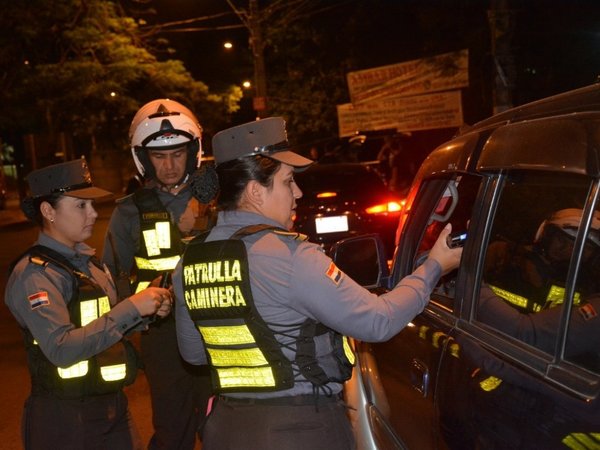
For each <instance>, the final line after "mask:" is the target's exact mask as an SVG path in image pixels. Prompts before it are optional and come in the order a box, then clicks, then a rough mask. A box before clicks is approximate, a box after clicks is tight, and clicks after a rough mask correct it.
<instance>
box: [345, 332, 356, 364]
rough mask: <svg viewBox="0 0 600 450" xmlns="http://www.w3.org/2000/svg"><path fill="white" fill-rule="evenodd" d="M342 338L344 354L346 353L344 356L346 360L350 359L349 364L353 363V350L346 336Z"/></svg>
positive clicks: (354, 359) (354, 360) (354, 358)
mask: <svg viewBox="0 0 600 450" xmlns="http://www.w3.org/2000/svg"><path fill="white" fill-rule="evenodd" d="M342 340H343V342H344V354H345V355H346V358H348V361H350V364H352V365H354V363H355V362H356V356H355V355H354V351H353V350H352V346H351V345H350V341H349V340H348V336H342Z"/></svg>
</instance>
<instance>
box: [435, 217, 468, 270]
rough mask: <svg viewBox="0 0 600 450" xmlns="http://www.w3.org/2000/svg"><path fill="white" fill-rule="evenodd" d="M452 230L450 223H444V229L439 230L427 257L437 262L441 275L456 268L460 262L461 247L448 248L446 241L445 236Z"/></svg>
mask: <svg viewBox="0 0 600 450" xmlns="http://www.w3.org/2000/svg"><path fill="white" fill-rule="evenodd" d="M451 232H452V225H450V224H449V223H448V224H446V226H445V227H444V229H443V230H442V231H441V232H440V235H439V236H438V238H437V241H435V244H433V247H432V248H431V251H430V252H429V257H428V258H431V259H433V260H435V261H437V262H438V264H439V265H440V266H441V268H442V275H445V274H447V273H448V272H450V271H452V270H454V269H456V268H457V267H458V265H459V263H460V257H461V255H462V251H463V249H462V247H459V248H450V247H448V244H447V243H446V236H448V235H449V234H450V233H451Z"/></svg>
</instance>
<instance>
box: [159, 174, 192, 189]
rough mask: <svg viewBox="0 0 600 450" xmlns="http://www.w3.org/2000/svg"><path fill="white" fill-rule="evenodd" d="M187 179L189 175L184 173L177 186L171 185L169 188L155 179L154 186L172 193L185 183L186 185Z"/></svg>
mask: <svg viewBox="0 0 600 450" xmlns="http://www.w3.org/2000/svg"><path fill="white" fill-rule="evenodd" d="M189 178H190V174H189V173H186V174H185V175H184V177H183V178H182V179H181V180H179V181H178V182H177V184H173V185H171V186H168V185H166V184H163V183H161V182H160V180H159V179H158V178H156V179H155V181H156V184H157V185H158V187H159V188H160V189H161V190H166V191H167V192H171V191H173V190H175V189H179V188H180V187H181V186H183V185H184V184H185V183H187V182H188V180H189Z"/></svg>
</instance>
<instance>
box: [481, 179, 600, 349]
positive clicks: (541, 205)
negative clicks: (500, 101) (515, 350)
mask: <svg viewBox="0 0 600 450" xmlns="http://www.w3.org/2000/svg"><path fill="white" fill-rule="evenodd" d="M590 187H591V181H590V179H589V178H587V177H584V176H577V175H571V174H568V175H567V174H547V173H543V172H519V173H513V174H509V175H508V176H507V177H506V179H505V182H504V183H503V185H502V187H501V192H500V195H499V201H498V205H497V208H496V212H495V216H494V219H493V224H492V228H491V232H490V234H489V236H490V238H489V241H488V244H487V246H486V253H485V263H484V267H483V279H482V286H481V292H480V298H479V300H478V306H477V310H476V318H477V320H479V321H481V322H483V323H485V324H487V325H489V326H492V327H493V328H496V329H497V330H499V331H501V332H503V333H505V334H507V335H509V336H511V337H513V338H516V339H518V340H521V341H523V342H525V343H527V344H529V345H532V346H534V347H536V348H538V349H540V350H542V351H544V352H547V353H549V354H553V353H554V351H555V347H556V344H557V338H558V330H559V329H560V322H561V317H563V314H564V306H565V305H566V306H567V307H570V305H571V301H570V297H568V296H567V294H568V292H569V285H568V283H567V282H568V273H569V266H570V264H571V261H572V257H573V255H574V249H575V238H576V236H577V233H578V231H579V226H580V223H581V218H582V215H583V208H584V206H585V204H586V202H587V199H588V195H589V192H590ZM598 225H600V221H599V222H598ZM598 244H600V241H598ZM593 245H595V244H593V243H591V244H590V247H589V248H590V250H589V255H588V256H589V259H586V258H585V257H584V259H583V260H582V265H581V266H580V271H579V273H578V278H577V282H576V289H575V294H574V296H573V302H574V306H573V308H574V309H575V308H578V305H582V304H583V303H582V302H587V300H584V299H587V298H590V296H591V295H593V294H594V293H595V292H598V279H599V277H598V274H597V273H596V274H595V276H594V275H593V274H588V272H594V271H595V270H597V269H595V267H597V262H596V264H595V266H594V261H593V259H592V258H596V257H597V253H598V252H596V251H592V250H595V248H594V247H592V246H593ZM586 247H587V245H586ZM584 256H585V255H584ZM599 302H600V300H599ZM588 309H590V308H588ZM598 309H599V310H600V303H599V306H598ZM593 311H595V309H594V308H591V309H590V311H589V312H590V314H592V315H593ZM572 312H574V311H572ZM584 312H585V311H584ZM579 316H580V314H579V313H577V314H572V320H571V324H572V325H573V324H574V323H575V322H574V320H575V318H576V317H579ZM571 328H573V329H569V333H568V335H570V336H575V335H576V334H578V333H577V332H575V330H574V327H571ZM596 335H597V336H598V334H596ZM588 337H590V338H591V336H588ZM598 342H599V341H598V338H596V348H598ZM569 346H571V347H576V346H578V344H576V343H575V340H573V341H572V344H569V343H568V344H567V350H568V349H569ZM574 352H575V349H573V354H574ZM567 356H569V353H568V352H567Z"/></svg>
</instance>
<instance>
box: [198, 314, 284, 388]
mask: <svg viewBox="0 0 600 450" xmlns="http://www.w3.org/2000/svg"><path fill="white" fill-rule="evenodd" d="M198 330H199V331H200V334H202V338H203V339H204V342H205V343H206V344H207V347H206V350H207V352H208V354H209V356H210V362H211V365H212V366H214V367H215V369H216V372H217V375H218V377H219V384H220V385H221V386H222V387H229V388H234V387H274V386H275V376H274V375H273V371H272V370H271V368H270V367H268V364H269V362H268V361H267V359H266V358H265V355H264V354H263V352H262V350H261V349H260V348H259V347H258V344H257V343H256V341H255V340H254V337H253V336H252V333H251V332H250V329H249V328H248V326H247V325H234V326H221V327H219V326H215V327H208V326H199V327H198ZM217 345H221V346H234V345H251V346H252V347H250V348H215V347H213V346H217ZM232 366H241V367H232ZM265 366H266V367H265Z"/></svg>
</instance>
